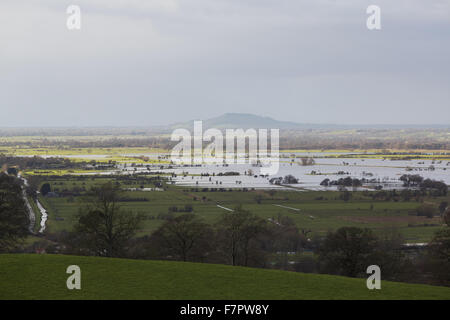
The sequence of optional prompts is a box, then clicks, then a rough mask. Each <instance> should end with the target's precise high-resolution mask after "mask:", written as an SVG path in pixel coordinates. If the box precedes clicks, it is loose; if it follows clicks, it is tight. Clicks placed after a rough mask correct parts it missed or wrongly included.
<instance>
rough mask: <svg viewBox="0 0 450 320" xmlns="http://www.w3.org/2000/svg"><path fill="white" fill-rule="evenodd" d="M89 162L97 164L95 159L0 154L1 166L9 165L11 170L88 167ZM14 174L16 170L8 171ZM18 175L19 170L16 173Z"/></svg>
mask: <svg viewBox="0 0 450 320" xmlns="http://www.w3.org/2000/svg"><path fill="white" fill-rule="evenodd" d="M88 164H91V165H92V164H95V161H89V162H87V161H77V162H74V161H71V160H69V159H66V158H57V157H51V158H42V157H39V156H34V157H14V156H6V155H3V154H0V166H1V167H8V168H10V169H11V170H17V169H16V168H20V169H22V170H23V169H36V170H51V169H73V168H82V167H86V165H88ZM8 173H10V174H14V172H8ZM15 175H17V171H16V173H15Z"/></svg>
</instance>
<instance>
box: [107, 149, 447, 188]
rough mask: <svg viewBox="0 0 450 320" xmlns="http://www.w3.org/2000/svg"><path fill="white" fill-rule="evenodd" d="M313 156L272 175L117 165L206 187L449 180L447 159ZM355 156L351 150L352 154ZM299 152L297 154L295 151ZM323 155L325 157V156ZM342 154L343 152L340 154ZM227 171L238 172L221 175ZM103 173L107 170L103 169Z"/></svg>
mask: <svg viewBox="0 0 450 320" xmlns="http://www.w3.org/2000/svg"><path fill="white" fill-rule="evenodd" d="M301 155H302V156H303V155H305V156H309V157H311V156H316V157H317V158H315V159H314V162H315V163H314V164H313V165H302V164H301V163H299V159H297V158H293V159H289V158H283V157H282V158H281V159H280V166H279V170H278V173H277V174H275V175H271V176H264V175H261V174H260V169H261V168H259V167H255V166H252V165H250V164H244V165H237V164H235V165H225V166H224V165H201V166H167V165H163V166H160V165H157V164H155V163H153V164H150V163H149V164H145V163H143V164H139V165H131V164H123V165H121V166H119V169H120V170H121V172H122V173H131V174H132V173H138V172H164V173H167V174H174V176H173V177H171V180H172V182H173V183H175V184H177V185H186V186H199V187H209V188H286V187H285V186H284V187H283V186H277V185H274V184H271V183H270V179H271V178H276V177H284V176H286V175H293V176H294V177H295V178H297V179H298V180H299V181H298V182H299V183H297V184H291V185H289V187H290V188H298V189H299V190H302V189H304V190H336V189H337V187H335V186H330V187H323V186H321V185H320V183H321V182H322V181H323V180H324V179H330V180H338V179H340V178H345V177H348V176H349V177H352V178H357V179H363V178H364V179H366V180H369V181H370V183H365V184H364V185H363V186H362V187H360V188H358V190H363V189H367V188H374V187H376V186H382V188H383V189H393V188H395V189H400V188H402V184H403V183H402V181H400V180H399V178H400V177H401V176H402V175H404V174H418V175H420V176H422V177H423V178H424V179H427V178H429V179H432V180H438V181H443V182H445V183H446V184H450V162H449V161H447V160H422V159H420V160H388V159H378V158H355V157H352V158H344V157H342V158H341V157H339V158H328V157H326V156H327V155H328V154H327V153H314V155H312V154H301ZM352 155H353V156H354V153H353V154H352ZM296 156H298V154H296ZM324 156H325V157H324ZM341 156H342V155H341ZM227 172H235V173H239V175H231V176H228V175H223V174H225V173H227ZM105 173H106V172H105Z"/></svg>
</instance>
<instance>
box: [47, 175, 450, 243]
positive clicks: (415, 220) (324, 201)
mask: <svg viewBox="0 0 450 320" xmlns="http://www.w3.org/2000/svg"><path fill="white" fill-rule="evenodd" d="M65 179H66V180H64V181H61V180H49V182H50V183H51V185H52V189H56V190H62V189H69V190H70V189H73V188H75V187H85V188H86V189H88V188H90V187H91V186H93V185H95V184H100V183H105V182H106V181H108V178H96V179H95V180H92V179H86V180H84V181H81V180H78V178H73V179H68V180H67V178H65ZM123 187H137V186H134V185H124V186H123ZM58 188H59V189H58ZM124 196H126V197H131V198H145V199H147V200H148V201H130V202H122V203H121V205H122V207H123V208H124V209H127V210H130V211H133V212H136V213H142V214H144V216H146V217H147V219H146V220H145V221H144V223H143V229H142V230H141V232H140V235H144V234H150V233H151V232H153V231H155V230H156V229H157V228H158V227H159V226H160V225H161V224H162V223H164V220H162V219H158V218H157V217H158V215H160V214H166V213H167V212H168V208H169V207H170V206H177V207H179V208H182V207H184V206H185V205H186V204H191V205H192V206H193V209H194V213H195V214H197V215H199V216H200V217H202V218H203V219H204V220H205V221H206V222H208V223H211V224H213V223H215V222H217V221H218V220H219V219H220V217H221V216H222V214H223V213H224V212H225V211H224V210H223V209H221V208H219V207H217V204H220V205H222V206H224V207H227V208H234V207H236V206H237V205H242V206H243V208H244V209H247V210H250V211H251V212H253V213H255V214H256V215H258V216H260V217H262V218H264V219H269V218H277V217H278V215H283V216H288V217H290V218H292V219H293V221H294V222H295V223H296V225H297V226H298V227H299V228H301V229H310V230H311V232H312V234H320V235H324V234H325V233H326V232H327V231H330V230H336V229H338V228H340V227H344V226H357V227H367V228H372V229H374V231H375V232H378V233H381V232H384V231H385V230H387V229H389V230H392V229H395V230H397V231H398V232H400V233H401V234H403V236H404V237H405V240H406V241H407V242H426V241H429V240H430V239H431V238H432V237H433V234H434V233H435V232H436V231H437V230H438V229H440V228H441V224H442V222H441V219H440V218H439V217H438V216H436V217H434V218H431V219H430V218H426V217H418V216H416V214H415V209H416V208H417V207H418V206H419V205H420V203H418V202H416V201H414V200H411V201H398V202H394V201H383V200H372V199H371V198H369V197H367V196H364V194H363V193H362V192H356V193H354V194H353V197H352V199H351V200H350V201H348V202H345V201H343V200H340V199H339V193H338V192H333V191H328V192H314V191H310V192H298V191H277V192H276V193H275V195H273V196H271V195H269V194H268V193H267V192H264V191H260V190H256V191H248V192H242V191H239V190H234V191H232V192H230V191H227V192H217V191H216V192H192V191H191V188H186V189H185V188H182V187H176V186H169V188H168V189H167V190H166V191H163V192H160V191H154V192H144V191H132V192H124ZM256 197H260V198H261V201H260V202H261V203H260V204H258V203H257V201H256V200H255V199H256ZM318 199H321V200H318ZM444 200H447V201H449V202H450V197H441V198H439V199H430V200H429V201H434V202H435V205H436V206H437V205H438V204H439V201H444ZM85 201H86V199H85V198H84V197H73V198H72V199H69V198H68V197H60V198H42V197H41V203H42V204H43V205H44V206H45V207H46V209H48V210H49V213H50V215H49V220H48V232H57V231H62V230H71V229H72V227H73V225H74V224H75V222H76V217H77V213H78V211H79V209H80V208H83V206H84V205H85ZM427 201H428V200H427ZM276 205H282V206H286V207H292V208H297V209H300V211H295V210H291V209H288V208H283V207H279V206H276ZM371 206H373V207H372V209H371ZM178 214H180V213H178Z"/></svg>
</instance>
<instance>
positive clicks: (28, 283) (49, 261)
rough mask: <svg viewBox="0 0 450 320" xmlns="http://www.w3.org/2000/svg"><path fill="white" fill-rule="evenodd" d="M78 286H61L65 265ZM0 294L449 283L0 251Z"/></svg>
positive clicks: (348, 293) (228, 293) (331, 294)
mask: <svg viewBox="0 0 450 320" xmlns="http://www.w3.org/2000/svg"><path fill="white" fill-rule="evenodd" d="M72 264H76V265H78V266H80V268H81V278H82V280H81V286H82V289H81V290H68V289H67V288H66V279H67V277H68V275H67V274H66V273H65V271H66V268H67V266H69V265H72ZM0 299H450V288H445V287H433V286H425V285H412V284H403V283H394V282H388V281H382V289H381V290H368V289H367V288H366V283H365V280H364V279H352V278H345V277H336V276H328V275H314V274H301V273H293V272H286V271H278V270H264V269H251V268H243V267H231V266H224V265H211V264H197V263H181V262H167V261H166V262H164V261H143V260H125V259H108V258H97V257H76V256H59V255H23V254H16V255H14V254H5V255H0Z"/></svg>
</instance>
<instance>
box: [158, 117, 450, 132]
mask: <svg viewBox="0 0 450 320" xmlns="http://www.w3.org/2000/svg"><path fill="white" fill-rule="evenodd" d="M196 120H202V121H203V128H204V129H205V128H217V129H237V128H242V129H248V128H254V129H282V130H306V129H323V130H337V129H341V130H342V129H376V130H391V129H426V128H431V129H438V130H439V129H449V128H450V126H449V125H403V124H398V125H396V124H391V125H385V124H372V125H350V124H332V123H299V122H292V121H280V120H276V119H273V118H271V117H263V116H259V115H255V114H250V113H225V114H223V115H221V116H218V117H214V118H210V119H196ZM193 124H194V120H191V121H187V122H181V123H175V124H172V125H169V126H161V127H159V129H160V130H161V129H165V130H173V129H176V128H186V129H190V130H191V129H192V128H193Z"/></svg>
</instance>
